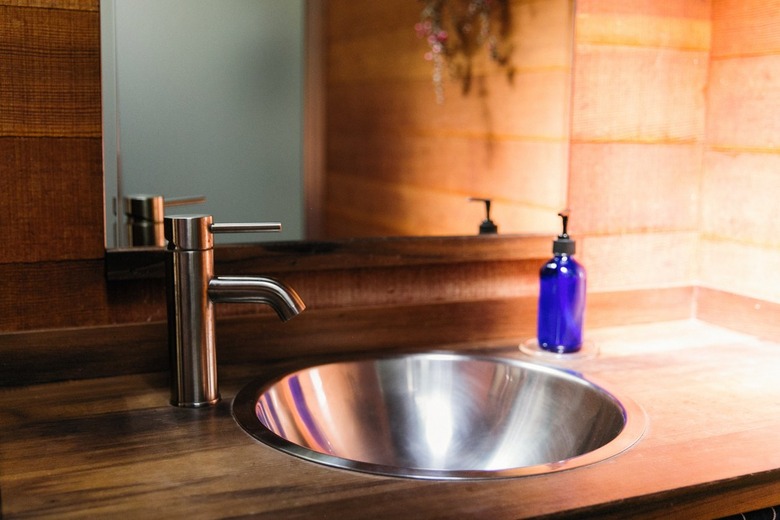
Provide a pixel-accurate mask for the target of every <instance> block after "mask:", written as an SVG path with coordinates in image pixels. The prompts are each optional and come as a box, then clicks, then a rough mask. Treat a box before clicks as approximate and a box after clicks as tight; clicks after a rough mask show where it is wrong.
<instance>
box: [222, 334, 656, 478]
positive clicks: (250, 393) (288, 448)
mask: <svg viewBox="0 0 780 520" xmlns="http://www.w3.org/2000/svg"><path fill="white" fill-rule="evenodd" d="M410 356H435V357H436V358H442V359H474V360H479V361H487V362H494V363H504V364H509V365H514V366H520V367H524V368H527V369H529V370H533V371H538V372H547V373H549V372H552V373H554V374H555V375H556V376H557V377H561V378H563V379H568V380H572V381H573V383H575V384H580V385H585V386H587V387H589V388H591V389H593V390H595V391H597V392H600V393H603V394H605V395H606V396H607V397H608V398H609V399H610V400H611V401H612V402H613V403H614V404H615V405H616V406H617V407H618V408H619V409H620V410H622V415H623V418H624V421H625V424H624V426H623V429H622V430H621V431H620V433H618V435H617V436H616V437H615V438H613V439H612V440H611V441H609V442H607V443H606V444H604V445H603V446H600V447H598V448H596V449H594V450H592V451H589V452H586V453H583V454H581V455H577V456H574V457H571V458H567V459H564V460H560V461H555V462H549V463H543V464H535V465H530V466H520V467H514V468H505V469H490V470H479V469H464V470H442V469H420V468H404V467H397V466H389V465H382V464H375V463H371V462H363V461H355V460H352V459H347V458H343V457H339V456H335V455H331V454H326V453H322V452H318V451H315V450H313V449H310V448H307V447H305V446H301V445H299V444H296V443H295V442H292V441H289V440H287V439H285V438H284V437H281V436H280V435H278V434H276V433H275V432H273V431H271V430H270V429H269V428H268V427H266V426H265V425H264V424H263V423H262V422H261V421H260V419H259V418H258V417H257V415H256V414H255V413H254V409H255V403H256V402H257V401H258V399H259V398H260V396H261V395H262V394H263V393H264V392H266V391H267V390H268V389H270V388H271V387H272V386H274V385H275V384H276V383H278V382H279V381H281V380H282V379H284V378H285V377H287V376H290V375H292V374H295V373H298V372H301V371H305V370H307V369H312V368H317V367H322V366H327V365H333V364H340V363H351V362H360V361H379V360H385V359H399V358H407V357H410ZM265 372H267V373H266V374H265V375H263V376H261V377H257V378H255V379H253V380H251V381H250V382H249V383H247V384H245V385H244V386H243V387H242V388H241V389H240V390H239V392H238V393H237V394H236V396H235V397H234V399H233V402H232V404H231V413H232V416H233V419H234V420H235V421H236V423H237V424H238V425H239V426H240V427H241V428H242V429H243V430H244V431H245V432H246V433H247V434H249V435H250V436H251V437H253V438H254V439H255V440H257V441H259V442H261V443H262V444H265V445H267V446H269V447H271V448H274V449H276V450H279V451H281V452H283V453H286V454H288V455H292V456H294V457H296V458H299V459H303V460H306V461H309V462H314V463H317V464H320V465H324V466H326V467H330V468H338V469H344V470H350V471H354V472H359V473H369V474H374V475H381V476H389V477H402V478H411V479H427V480H484V479H505V478H513V477H525V476H531V475H541V474H547V473H553V472H559V471H565V470H570V469H574V468H579V467H582V466H587V465H591V464H595V463H597V462H603V461H605V460H608V459H610V458H612V457H615V456H616V455H619V454H620V453H623V452H624V451H626V450H628V449H629V448H631V447H632V446H633V445H635V444H636V443H637V442H638V441H639V440H640V439H641V438H642V436H643V435H644V433H645V431H646V429H647V425H648V417H647V414H646V413H645V411H644V409H643V408H642V407H641V406H640V405H639V404H638V403H637V402H636V401H634V400H633V399H631V398H630V397H628V396H627V395H625V393H623V392H621V391H620V390H619V389H616V388H615V387H614V385H610V384H608V383H605V382H603V381H601V380H600V379H599V378H598V377H594V376H591V375H585V374H583V373H581V372H578V371H575V370H572V369H568V368H562V367H557V366H550V365H545V364H541V363H537V362H531V361H528V360H523V359H518V358H514V357H506V356H502V355H501V354H499V353H492V354H491V353H485V352H484V351H479V352H474V351H450V350H437V349H430V350H423V351H412V352H392V353H365V354H358V355H354V354H353V355H341V356H328V357H327V358H325V359H320V360H319V361H315V360H310V361H308V362H297V363H293V364H289V363H288V364H285V365H284V366H279V367H276V368H275V369H271V370H267V371H265Z"/></svg>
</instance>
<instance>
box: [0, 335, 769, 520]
mask: <svg viewBox="0 0 780 520" xmlns="http://www.w3.org/2000/svg"><path fill="white" fill-rule="evenodd" d="M592 339H594V340H595V341H596V342H597V343H598V345H599V346H600V348H601V355H600V357H599V358H597V359H593V360H584V361H579V362H573V363H572V364H571V365H570V366H569V367H570V368H572V369H575V370H579V371H583V372H584V373H586V374H589V375H592V376H596V377H598V378H599V379H600V380H602V381H605V382H608V383H611V384H613V385H616V386H617V387H619V388H620V389H621V391H623V392H625V393H627V394H628V395H630V396H631V397H632V398H633V399H634V400H636V401H637V402H638V403H639V404H640V405H641V406H642V407H643V408H644V409H645V411H646V412H647V415H648V417H649V427H648V429H647V432H646V433H645V436H644V437H643V438H642V439H641V440H640V442H639V443H638V444H637V445H636V446H634V447H633V448H631V449H630V450H629V451H627V452H625V453H623V454H620V455H618V456H616V457H614V458H612V459H609V460H607V461H603V462H601V463H598V464H594V465H591V466H587V467H583V468H578V469H575V470H570V471H565V472H561V473H558V474H550V475H546V476H535V477H526V478H518V479H506V480H495V481H462V482H443V481H415V480H408V479H400V478H388V477H378V476H371V475H363V474H359V473H353V472H348V471H343V470H336V469H330V468H327V467H324V466H320V465H317V464H313V463H310V462H306V461H303V460H299V459H296V458H293V457H291V456H288V455H286V454H282V453H280V452H277V451H275V450H274V449H271V448H269V447H266V446H264V445H262V444H259V443H258V442H256V441H255V440H253V439H252V438H250V437H249V436H247V435H246V434H244V433H243V432H242V431H241V430H240V428H239V427H238V426H237V425H236V424H235V423H234V422H233V419H232V418H231V415H230V399H231V398H232V396H233V395H235V392H236V391H237V390H238V389H239V388H240V387H241V386H242V385H243V384H245V383H246V382H248V381H249V380H250V379H253V378H255V377H258V376H261V375H262V374H263V373H264V370H268V368H267V367H266V368H265V369H264V368H263V366H262V365H258V364H241V365H231V366H225V367H223V368H222V369H221V374H220V375H221V378H222V392H223V397H224V400H223V401H222V402H221V403H220V404H219V405H218V406H217V407H215V408H212V409H208V410H185V409H178V408H174V407H171V406H169V405H168V404H167V400H168V389H167V384H166V377H165V375H163V374H149V375H133V376H117V377H112V378H104V379H92V380H84V381H79V382H62V383H52V384H46V385H37V386H30V387H25V388H16V389H4V390H0V442H1V444H0V446H2V447H1V448H0V486H1V487H2V498H3V502H2V512H3V515H4V518H23V517H24V518H26V517H35V518H94V517H112V516H113V517H118V516H122V517H125V518H130V517H135V518H171V517H187V516H190V517H195V518H224V517H253V518H307V519H308V518H343V519H352V518H377V519H379V518H399V517H406V518H408V517H410V516H413V517H415V518H454V517H457V518H493V519H499V520H500V519H509V518H513V519H517V518H528V517H542V518H544V517H552V518H564V517H565V518H578V517H579V518H594V517H597V518H627V517H630V518H665V519H666V518H714V517H717V516H722V515H726V514H731V513H736V512H739V511H747V510H751V509H755V508H758V507H765V506H769V505H773V504H777V503H780V449H778V448H780V446H778V442H780V441H778V437H777V429H778V427H780V401H778V400H777V399H772V398H770V399H767V396H772V395H774V396H777V395H780V380H778V378H777V377H776V370H775V369H774V368H775V367H777V366H778V364H780V348H778V346H777V345H776V344H770V343H767V342H763V341H760V340H757V339H756V338H754V337H751V336H747V335H744V334H740V333H736V332H731V331H729V330H726V329H722V328H719V327H714V326H710V325H706V324H703V323H700V322H695V321H687V320H686V321H678V322H668V323H664V324H650V325H636V326H629V327H614V328H604V329H599V330H597V331H594V333H593V336H592ZM478 345H479V344H477V346H478ZM492 348H494V349H495V348H497V347H496V345H492ZM500 353H501V355H507V356H513V357H514V356H517V355H518V354H517V350H516V346H515V345H507V346H506V348H503V349H500ZM313 360H314V358H309V359H307V360H306V361H313ZM757 403H761V405H760V406H757Z"/></svg>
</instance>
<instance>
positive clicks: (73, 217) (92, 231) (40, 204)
mask: <svg viewBox="0 0 780 520" xmlns="http://www.w3.org/2000/svg"><path fill="white" fill-rule="evenodd" d="M0 157H2V159H0V167H2V170H3V172H2V175H0V193H1V194H2V195H0V219H2V221H3V222H6V223H9V224H11V225H3V226H0V241H2V243H3V247H2V248H0V263H10V262H36V261H37V262H46V261H59V260H73V259H80V258H91V259H95V258H101V257H102V256H103V253H104V251H105V246H104V239H103V190H102V186H103V163H102V145H101V142H100V139H99V138H66V139H63V138H56V137H49V138H44V137H34V138H33V137H0Z"/></svg>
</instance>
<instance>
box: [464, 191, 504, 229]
mask: <svg viewBox="0 0 780 520" xmlns="http://www.w3.org/2000/svg"><path fill="white" fill-rule="evenodd" d="M469 200H470V201H472V202H484V203H485V215H486V216H485V220H483V221H482V224H480V225H479V234H480V235H495V234H496V233H498V226H496V224H495V223H494V222H493V221H492V220H490V199H480V198H478V197H471V198H469Z"/></svg>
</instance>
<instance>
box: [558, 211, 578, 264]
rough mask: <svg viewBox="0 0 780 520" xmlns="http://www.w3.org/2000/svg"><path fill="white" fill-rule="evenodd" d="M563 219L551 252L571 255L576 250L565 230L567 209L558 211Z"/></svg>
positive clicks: (567, 218)
mask: <svg viewBox="0 0 780 520" xmlns="http://www.w3.org/2000/svg"><path fill="white" fill-rule="evenodd" d="M558 216H559V217H561V220H562V221H563V232H562V233H561V234H560V235H558V238H557V239H555V241H554V242H553V253H555V254H563V255H573V254H574V252H575V250H576V246H577V245H576V243H575V242H574V240H572V239H571V237H569V233H568V232H567V230H568V227H569V210H568V209H565V210H563V211H561V212H560V213H558Z"/></svg>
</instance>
